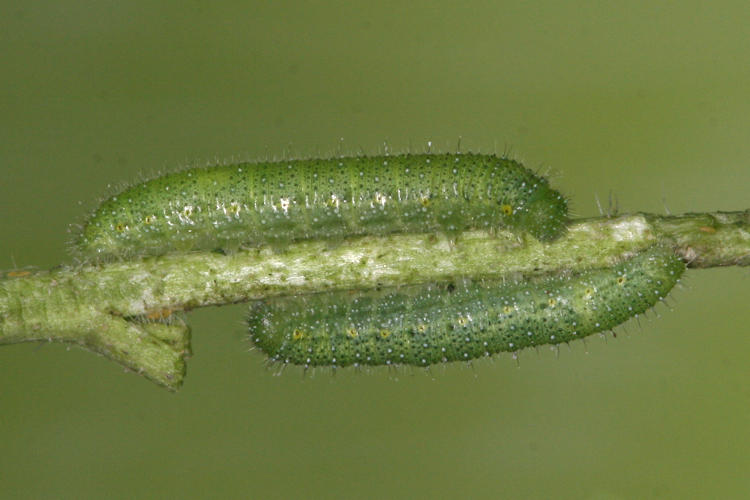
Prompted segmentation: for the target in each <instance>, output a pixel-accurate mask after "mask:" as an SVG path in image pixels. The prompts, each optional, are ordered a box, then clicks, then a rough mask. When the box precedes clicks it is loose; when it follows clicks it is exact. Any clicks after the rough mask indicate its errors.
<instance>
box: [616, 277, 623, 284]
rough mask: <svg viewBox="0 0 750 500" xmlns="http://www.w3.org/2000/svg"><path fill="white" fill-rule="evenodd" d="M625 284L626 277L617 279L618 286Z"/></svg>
mask: <svg viewBox="0 0 750 500" xmlns="http://www.w3.org/2000/svg"><path fill="white" fill-rule="evenodd" d="M624 283H625V277H624V276H620V277H619V278H617V284H618V285H623V284H624Z"/></svg>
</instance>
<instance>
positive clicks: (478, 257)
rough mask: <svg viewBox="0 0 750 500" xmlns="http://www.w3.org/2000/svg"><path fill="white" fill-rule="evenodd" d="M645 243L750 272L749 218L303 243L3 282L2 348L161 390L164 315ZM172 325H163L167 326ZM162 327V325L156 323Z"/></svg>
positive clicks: (178, 345)
mask: <svg viewBox="0 0 750 500" xmlns="http://www.w3.org/2000/svg"><path fill="white" fill-rule="evenodd" d="M654 244H661V245H665V246H669V247H671V248H673V249H674V250H675V252H676V253H677V254H678V255H680V256H681V257H682V258H683V259H684V260H685V261H686V262H687V263H688V266H689V267H692V268H706V267H715V266H746V265H748V264H750V210H747V211H744V212H718V213H710V214H709V213H704V214H686V215H681V216H659V215H652V214H634V215H623V216H618V217H601V218H596V219H588V220H580V221H576V222H574V223H573V224H571V226H570V229H569V231H568V234H567V235H566V236H564V237H563V238H561V239H559V240H557V241H555V242H554V243H552V244H549V243H545V244H543V243H540V242H539V241H537V240H535V239H533V238H531V237H529V238H524V239H520V238H519V237H518V236H517V235H514V234H511V233H506V232H500V233H498V234H489V233H487V232H483V231H471V232H467V233H463V234H461V235H460V236H459V237H458V238H456V239H455V240H454V241H449V240H448V239H447V238H446V237H445V236H441V235H435V234H395V235H391V236H386V237H363V238H356V239H351V240H346V241H344V242H340V243H336V244H332V243H330V242H321V241H309V242H301V243H296V244H293V245H290V246H289V247H288V248H286V249H285V250H284V251H283V252H274V251H271V250H268V249H263V250H257V249H252V250H246V251H240V252H237V253H235V254H233V255H229V256H225V255H221V254H218V253H186V254H173V255H167V256H162V257H155V258H147V259H144V260H138V261H127V262H113V263H110V264H105V265H101V266H76V267H73V266H69V267H62V268H57V269H53V270H51V271H45V272H34V273H25V272H12V273H8V274H7V275H6V276H5V277H4V278H3V279H2V280H0V343H5V344H11V343H17V342H28V341H60V342H70V343H75V344H78V345H81V346H84V347H86V348H88V349H91V350H93V351H96V352H99V353H101V354H103V355H105V356H107V357H109V358H110V359H112V360H114V361H117V362H118V363H121V364H122V365H124V366H126V367H128V368H130V369H132V370H134V371H136V372H138V373H141V374H143V375H144V376H145V377H147V378H149V379H150V380H153V381H154V382H157V383H159V384H161V385H163V386H166V387H168V388H170V389H176V388H178V387H179V386H180V385H181V383H182V381H183V378H184V374H185V359H186V357H187V355H188V354H189V351H190V337H189V329H188V327H187V326H186V325H184V324H183V322H182V321H181V320H179V319H176V318H175V316H173V315H172V313H174V312H178V311H188V310H190V309H194V308H197V307H202V306H209V305H223V304H232V303H238V302H246V301H249V300H253V299H258V298H261V297H266V296H270V295H281V294H299V293H312V292H322V291H326V290H334V289H366V288H373V287H379V286H398V285H406V284H416V283H422V282H434V281H440V280H447V279H452V278H455V277H460V276H467V277H477V278H482V277H486V278H489V277H496V278H497V277H503V276H513V275H530V274H540V273H564V272H575V271H580V270H584V269H591V268H597V267H607V266H610V265H612V264H613V263H615V262H617V261H619V260H621V259H623V258H625V257H627V256H629V255H632V254H635V253H637V252H639V251H640V250H643V249H644V248H647V247H649V246H651V245H654ZM170 315H171V316H170ZM161 316H169V318H170V319H169V321H167V322H165V323H162V322H154V321H153V320H154V318H156V317H161Z"/></svg>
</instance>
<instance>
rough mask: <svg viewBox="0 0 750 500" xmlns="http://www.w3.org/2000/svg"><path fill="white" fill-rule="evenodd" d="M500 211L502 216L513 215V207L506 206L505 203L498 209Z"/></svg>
mask: <svg viewBox="0 0 750 500" xmlns="http://www.w3.org/2000/svg"><path fill="white" fill-rule="evenodd" d="M500 209H501V210H502V211H503V215H511V214H513V207H511V206H510V205H508V204H507V203H506V204H504V205H503V206H501V207H500Z"/></svg>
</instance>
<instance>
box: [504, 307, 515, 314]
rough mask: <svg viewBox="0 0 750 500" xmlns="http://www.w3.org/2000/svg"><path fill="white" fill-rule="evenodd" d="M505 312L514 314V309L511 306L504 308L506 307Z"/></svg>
mask: <svg viewBox="0 0 750 500" xmlns="http://www.w3.org/2000/svg"><path fill="white" fill-rule="evenodd" d="M503 312H504V313H505V314H510V313H512V312H513V308H512V307H511V306H504V307H503Z"/></svg>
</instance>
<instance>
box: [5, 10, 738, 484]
mask: <svg viewBox="0 0 750 500" xmlns="http://www.w3.org/2000/svg"><path fill="white" fill-rule="evenodd" d="M749 26H750V5H748V3H747V2H740V1H736V2H728V1H717V2H700V1H691V0H682V1H679V2H677V1H668V2H656V1H653V0H652V1H628V2H584V1H571V2H560V1H541V2H498V1H476V0H469V1H464V2H449V1H429V2H425V1H422V0H416V1H386V2H364V1H331V2H309V1H301V0H297V1H274V2H270V1H252V2H240V1H215V2H203V1H185V0H183V1H179V2H178V1H159V2H153V1H141V0H137V1H136V0H133V1H119V2H113V1H103V2H94V1H79V0H73V1H67V2H51V1H38V2H37V1H32V2H22V1H17V2H16V1H9V0H3V1H0V215H1V216H0V242H1V244H0V269H10V268H21V267H25V266H38V267H41V268H50V267H53V266H56V265H58V264H61V263H68V262H70V261H71V259H70V257H69V256H68V255H69V254H68V251H67V247H68V242H69V240H70V234H69V226H70V224H75V223H77V222H80V221H81V220H82V218H83V216H84V215H85V214H86V212H87V211H88V210H90V209H91V208H92V207H94V206H95V204H96V202H97V200H98V199H100V198H101V197H102V196H104V195H106V194H108V193H111V192H112V191H113V190H114V189H117V188H118V187H120V186H122V185H124V184H126V183H128V182H132V181H134V180H138V179H141V178H143V176H148V175H153V174H155V173H157V172H162V171H169V170H170V169H174V168H177V167H179V166H182V165H186V164H194V163H199V164H202V163H206V162H213V161H222V160H227V159H232V158H237V159H258V158H269V157H274V156H281V155H283V154H285V152H287V154H288V152H291V154H294V155H303V156H310V155H313V156H317V155H329V154H331V153H335V152H336V151H338V150H339V149H343V150H344V151H348V152H352V153H358V152H360V151H364V152H368V153H375V152H378V151H382V150H383V148H384V147H385V144H387V147H388V148H389V149H390V150H391V151H396V152H397V151H405V150H407V149H411V150H412V151H421V150H424V149H426V148H427V147H428V142H430V141H431V143H432V150H433V151H441V150H442V151H447V150H453V149H455V148H456V145H457V143H458V142H459V139H460V140H461V148H462V149H463V150H474V151H482V152H491V151H498V152H503V151H510V152H511V154H512V155H513V156H515V157H516V158H519V159H521V160H522V161H524V162H525V163H526V164H527V165H528V166H530V167H533V168H538V169H540V170H541V171H543V172H548V173H549V174H550V176H551V177H552V182H553V184H554V185H555V186H556V187H558V188H559V189H561V190H562V191H563V192H565V193H566V194H568V195H569V196H570V197H571V198H572V199H573V204H572V207H573V210H574V211H575V213H576V215H578V216H593V215H597V214H598V213H599V210H598V208H597V203H596V199H597V197H598V198H599V199H600V200H601V201H602V205H604V206H605V208H606V206H607V205H608V203H609V202H608V199H609V197H610V193H611V194H612V198H613V199H616V200H617V202H618V205H619V209H620V211H621V212H626V211H638V210H645V211H653V212H660V213H664V212H665V210H669V211H671V212H672V213H679V212H686V211H706V210H736V209H744V208H748V207H750V196H748V185H750V140H749V139H750V28H749ZM748 272H749V271H748V270H746V269H738V268H727V269H712V270H704V271H690V272H689V273H687V274H686V277H685V279H684V280H683V286H681V287H679V288H678V289H677V290H676V291H675V292H674V294H673V295H672V298H671V300H670V301H669V307H667V306H663V305H662V306H659V307H658V308H657V309H656V312H655V313H654V314H649V315H648V317H647V318H645V319H642V320H641V321H640V324H639V323H636V322H630V323H628V324H627V325H625V327H621V328H618V330H617V338H616V339H613V338H612V337H611V336H608V339H607V340H606V341H605V340H603V339H601V338H599V337H592V338H591V339H590V340H589V341H588V343H587V345H584V344H583V343H580V342H579V343H575V344H572V345H571V346H570V349H568V348H567V347H563V348H562V349H561V350H560V352H559V355H556V353H555V352H553V351H551V350H548V349H540V350H539V351H538V352H534V351H528V352H523V353H522V354H521V356H520V360H519V361H520V363H519V364H518V365H517V363H516V362H515V361H513V360H512V358H511V357H510V356H509V355H503V356H498V357H496V358H494V359H493V360H483V361H479V362H475V363H473V365H471V366H466V365H460V364H458V365H451V366H446V367H438V368H436V369H433V370H431V371H429V372H425V371H421V370H410V369H404V370H395V371H389V370H386V369H382V370H381V369H374V370H368V371H365V372H354V371H348V370H340V371H339V372H338V373H336V374H335V375H332V374H331V373H330V372H329V371H326V370H322V371H317V372H315V373H314V374H312V376H311V374H308V375H307V376H303V374H302V372H301V371H300V370H295V369H288V370H286V371H285V372H284V373H283V374H282V375H281V376H274V372H273V370H269V369H267V368H266V366H265V364H264V361H263V357H262V355H261V354H260V353H258V352H257V351H250V350H249V344H248V342H247V340H246V338H245V333H244V330H243V320H244V317H245V315H246V307H244V306H233V307H224V308H215V309H206V310H199V311H195V312H193V313H191V314H190V315H189V317H188V319H189V321H190V323H191V324H192V327H193V347H194V357H193V358H192V359H191V360H190V363H189V366H188V376H187V379H186V383H185V386H184V387H183V389H182V390H181V391H179V392H178V393H176V394H171V393H169V392H167V391H164V390H162V389H159V388H158V387H156V386H155V385H153V384H151V383H149V382H147V381H146V380H144V379H142V378H140V377H138V376H136V375H133V374H128V373H124V372H123V370H122V369H121V368H120V367H119V366H117V365H115V364H114V363H112V362H109V361H106V360H105V359H103V358H100V357H97V356H95V355H93V354H91V353H88V352H85V351H82V350H80V349H78V348H67V347H66V346H64V345H43V346H38V345H15V346H4V347H0V497H1V498H34V499H37V498H76V499H79V498H113V499H118V498H123V499H125V498H144V499H145V498H156V499H163V498H263V499H265V498H284V499H286V498H290V499H291V498H372V499H382V498H492V499H497V498H513V499H515V498H532V499H537V498H538V499H548V498H560V499H568V498H570V499H579V498H585V499H629V498H680V499H682V498H748V495H749V494H750V476H749V475H748V472H747V471H748V470H749V469H750V425H748V422H750V418H749V417H750V383H748V382H749V381H750V369H748V365H749V364H750V335H748V333H749V327H748V323H750V311H749V310H748V297H750V280H749V279H748V276H749V275H748Z"/></svg>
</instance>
